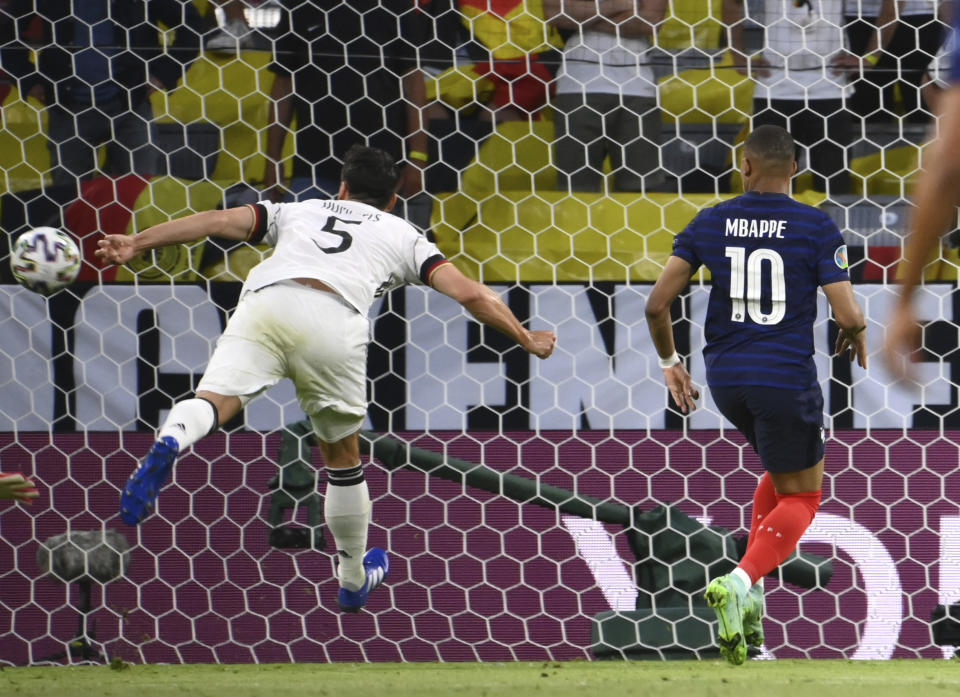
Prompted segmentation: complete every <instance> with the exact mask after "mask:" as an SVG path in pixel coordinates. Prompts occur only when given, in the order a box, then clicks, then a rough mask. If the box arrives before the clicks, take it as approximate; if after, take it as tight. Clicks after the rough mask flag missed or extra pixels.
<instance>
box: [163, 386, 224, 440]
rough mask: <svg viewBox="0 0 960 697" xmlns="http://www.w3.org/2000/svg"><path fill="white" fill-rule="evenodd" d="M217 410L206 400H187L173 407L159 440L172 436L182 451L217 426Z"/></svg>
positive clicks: (164, 423)
mask: <svg viewBox="0 0 960 697" xmlns="http://www.w3.org/2000/svg"><path fill="white" fill-rule="evenodd" d="M216 422H217V410H216V408H215V407H214V406H213V404H211V403H210V402H208V401H207V400H205V399H197V398H196V397H194V398H193V399H185V400H183V401H182V402H177V403H176V404H174V405H173V408H172V409H171V410H170V413H169V414H167V420H166V421H164V422H163V428H161V429H160V432H159V433H157V439H158V440H159V439H160V438H163V437H164V436H172V437H173V438H174V440H176V441H177V443H178V444H179V445H180V451H181V452H182V451H184V450H186V449H187V448H188V447H190V446H191V445H193V444H194V443H196V442H197V441H198V440H200V439H201V438H203V437H204V436H206V435H207V434H209V433H210V432H211V431H212V430H213V428H214V426H216V425H217V423H216Z"/></svg>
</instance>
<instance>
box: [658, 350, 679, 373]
mask: <svg viewBox="0 0 960 697" xmlns="http://www.w3.org/2000/svg"><path fill="white" fill-rule="evenodd" d="M679 362H680V356H679V355H678V354H677V352H676V351H674V352H673V355H672V356H669V357H667V358H661V359H660V367H661V368H663V369H664V370H666V369H667V368H672V367H673V366H675V365H676V364H677V363H679Z"/></svg>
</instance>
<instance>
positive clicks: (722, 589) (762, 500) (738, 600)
mask: <svg viewBox="0 0 960 697" xmlns="http://www.w3.org/2000/svg"><path fill="white" fill-rule="evenodd" d="M776 505H777V492H776V489H775V488H774V485H773V480H772V479H771V478H770V475H769V473H764V475H763V477H761V479H760V482H759V483H758V484H757V488H756V490H755V491H754V493H753V511H752V518H751V524H750V536H749V537H748V538H747V550H749V549H750V547H751V545H752V544H753V543H754V541H755V540H756V539H757V531H758V530H759V528H760V527H761V525H762V523H763V521H764V519H765V518H766V517H767V516H768V515H769V513H770V512H771V511H772V510H773V509H774V508H775V507H776ZM705 597H706V599H707V604H708V605H709V606H710V607H712V608H713V609H714V610H715V611H716V613H717V628H718V629H717V638H718V641H719V644H720V652H721V654H722V655H723V657H724V658H726V659H727V660H728V661H730V662H731V663H733V664H735V665H740V664H741V663H743V662H744V661H745V660H746V659H747V647H748V646H760V645H761V644H763V577H762V576H761V577H759V578H757V579H755V580H754V579H750V578H749V577H745V576H744V574H743V572H742V571H741V572H739V573H738V572H737V571H736V570H735V571H734V573H732V574H729V575H727V576H721V577H719V578H716V579H714V580H713V581H712V582H711V583H710V585H709V586H707V592H706V596H705Z"/></svg>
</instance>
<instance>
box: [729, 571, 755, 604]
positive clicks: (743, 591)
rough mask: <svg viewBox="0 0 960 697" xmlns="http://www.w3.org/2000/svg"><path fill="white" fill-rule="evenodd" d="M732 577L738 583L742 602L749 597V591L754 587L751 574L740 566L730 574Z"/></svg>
mask: <svg viewBox="0 0 960 697" xmlns="http://www.w3.org/2000/svg"><path fill="white" fill-rule="evenodd" d="M730 577H731V578H733V579H734V580H735V581H736V582H737V583H736V586H737V591H738V592H739V593H740V600H743V599H744V598H746V597H747V591H749V590H750V586H752V585H753V583H752V581H751V579H750V574H748V573H747V572H746V571H744V570H743V569H741V568H740V567H739V566H738V567H737V568H736V569H734V570H733V571H731V572H730Z"/></svg>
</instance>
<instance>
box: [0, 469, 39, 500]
mask: <svg viewBox="0 0 960 697" xmlns="http://www.w3.org/2000/svg"><path fill="white" fill-rule="evenodd" d="M39 495H40V494H39V492H38V491H37V487H36V485H34V483H33V480H31V479H27V478H26V477H24V476H23V475H22V474H19V473H11V474H4V473H3V472H0V499H13V500H15V501H23V502H24V503H33V499H35V498H37V497H38V496H39Z"/></svg>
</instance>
